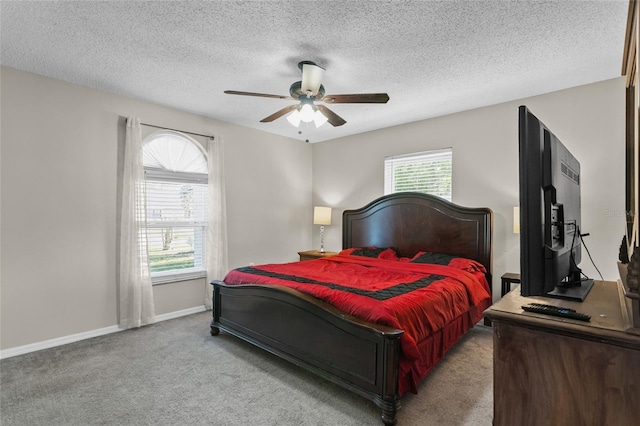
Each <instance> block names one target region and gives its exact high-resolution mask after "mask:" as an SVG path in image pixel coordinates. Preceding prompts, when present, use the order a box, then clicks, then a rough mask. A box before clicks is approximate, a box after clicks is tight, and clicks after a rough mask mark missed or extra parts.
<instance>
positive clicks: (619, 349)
mask: <svg viewBox="0 0 640 426" xmlns="http://www.w3.org/2000/svg"><path fill="white" fill-rule="evenodd" d="M531 302H537V303H545V304H549V305H555V306H565V307H569V308H573V309H575V310H576V311H578V312H582V313H585V314H589V315H591V321H590V322H583V321H578V320H571V319H565V318H559V317H552V316H549V315H543V314H535V313H530V312H525V311H523V310H522V308H521V306H522V305H525V304H528V303H531ZM621 306H622V305H621V299H620V295H619V291H618V284H617V283H615V282H610V281H596V282H595V284H594V287H593V288H592V289H591V292H590V293H589V295H588V296H587V298H586V299H585V301H584V302H583V303H579V302H570V301H566V300H560V299H552V298H546V297H522V296H520V286H519V285H518V286H517V287H515V288H514V289H513V290H512V291H511V292H510V293H509V294H507V295H506V296H505V297H503V298H502V299H501V300H500V301H499V302H497V303H496V304H494V305H493V306H491V308H489V309H488V310H487V311H485V316H486V317H487V318H488V319H489V320H491V322H492V327H493V347H494V353H493V378H494V383H493V389H494V392H493V397H494V402H493V403H494V419H493V425H494V426H503V425H504V426H513V425H519V426H526V425H531V426H539V425H545V426H546V425H562V426H564V425H567V426H568V425H571V426H573V425H615V426H626V425H628V426H632V425H633V426H637V425H638V424H640V335H638V334H632V333H630V332H625V330H626V329H627V327H628V324H627V323H626V320H625V317H624V315H623V312H622V307H621Z"/></svg>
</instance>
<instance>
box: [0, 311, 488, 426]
mask: <svg viewBox="0 0 640 426" xmlns="http://www.w3.org/2000/svg"><path fill="white" fill-rule="evenodd" d="M210 318H211V312H203V313H198V314H194V315H189V316H187V317H182V318H177V319H173V320H169V321H164V322H160V323H157V324H154V325H151V326H147V327H143V328H141V329H137V330H128V331H123V332H120V333H115V334H110V335H106V336H101V337H96V338H93V339H88V340H84V341H81V342H76V343H72V344H68V345H65V346H60V347H56V348H51V349H46V350H42V351H39V352H34V353H30V354H26V355H21V356H17V357H13V358H8V359H4V360H2V361H0V411H1V413H0V423H1V424H2V425H6V426H14V425H15V426H19V425H29V426H37V425H223V426H227V425H229V426H236V425H238V426H240V425H242V426H245V425H251V426H267V425H269V426H271V425H296V426H297V425H305V426H311V425H332V426H333V425H336V426H337V425H382V421H381V420H380V410H379V409H378V408H377V407H376V406H375V405H374V404H373V403H371V402H369V401H367V400H365V399H364V398H362V397H360V396H357V395H355V394H353V393H351V392H348V391H346V390H344V389H342V388H340V387H339V386H337V385H334V384H332V383H330V382H327V381H326V380H323V379H320V378H318V377H316V376H315V375H313V374H311V373H308V372H306V371H304V370H302V369H300V368H299V367H296V366H295V365H293V364H290V363H289V362H286V361H283V360H280V359H278V358H277V357H275V356H274V355H272V354H270V353H267V352H265V351H263V350H261V349H258V348H255V347H253V346H252V345H250V344H248V343H245V342H243V341H241V340H240V339H238V338H235V337H233V336H231V335H228V334H226V333H224V332H221V333H220V335H218V336H216V337H213V336H211V335H210V334H209V321H210ZM492 389H493V379H492V333H491V329H490V328H488V327H485V326H483V325H476V326H475V328H473V329H471V330H470V331H469V332H468V333H467V335H466V336H464V337H463V338H462V340H460V341H459V342H458V343H457V344H456V345H455V346H454V347H453V348H452V349H451V350H450V351H449V353H447V355H446V357H445V358H444V359H443V360H442V361H441V362H440V363H439V364H438V365H437V366H436V368H435V369H434V370H433V371H432V372H431V374H430V375H429V376H428V377H427V378H426V379H425V380H424V381H423V382H422V383H421V384H420V386H419V392H418V394H417V395H414V394H407V395H405V396H404V397H403V398H402V405H403V407H402V409H401V410H400V411H399V413H398V426H426V425H438V426H447V425H451V426H458V425H469V426H483V425H486V426H489V425H491V420H492V410H493V408H492V407H493V406H492Z"/></svg>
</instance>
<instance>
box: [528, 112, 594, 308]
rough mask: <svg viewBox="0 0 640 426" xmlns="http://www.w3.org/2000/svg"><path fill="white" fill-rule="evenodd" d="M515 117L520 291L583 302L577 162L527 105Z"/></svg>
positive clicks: (587, 285) (585, 282) (585, 284)
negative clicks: (516, 125) (517, 131)
mask: <svg viewBox="0 0 640 426" xmlns="http://www.w3.org/2000/svg"><path fill="white" fill-rule="evenodd" d="M518 120H519V135H518V136H519V167H520V171H519V175H520V282H521V284H520V292H521V294H522V296H547V297H557V298H562V299H569V300H578V301H583V300H584V299H585V297H586V296H587V294H588V293H589V290H591V287H592V286H593V280H591V279H587V278H583V274H582V271H581V269H580V268H579V267H578V265H579V264H580V260H581V254H582V251H581V249H582V239H581V236H580V232H581V229H580V182H581V174H580V163H579V162H578V160H577V159H576V158H575V157H574V156H573V155H572V154H571V152H569V150H568V149H567V148H566V147H565V146H564V145H563V144H562V143H561V142H560V140H559V139H558V138H557V137H556V136H555V135H554V134H553V133H552V132H551V131H550V130H549V129H548V128H547V126H545V125H544V123H542V122H541V121H540V120H538V118H536V116H535V115H533V114H532V113H531V112H530V111H529V110H528V109H527V107H526V106H520V107H519V109H518Z"/></svg>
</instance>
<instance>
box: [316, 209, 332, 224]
mask: <svg viewBox="0 0 640 426" xmlns="http://www.w3.org/2000/svg"><path fill="white" fill-rule="evenodd" d="M313 224H314V225H331V207H314V208H313Z"/></svg>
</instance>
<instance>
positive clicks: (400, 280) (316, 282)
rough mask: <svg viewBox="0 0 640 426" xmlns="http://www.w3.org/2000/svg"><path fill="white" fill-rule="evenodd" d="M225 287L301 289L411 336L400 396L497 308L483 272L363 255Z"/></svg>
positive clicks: (252, 275)
mask: <svg viewBox="0 0 640 426" xmlns="http://www.w3.org/2000/svg"><path fill="white" fill-rule="evenodd" d="M224 282H225V283H227V284H249V283H251V284H276V285H282V286H286V287H290V288H294V289H296V290H298V291H301V292H303V293H307V294H310V295H312V296H315V297H317V298H318V299H321V300H323V301H325V302H327V303H330V304H332V305H334V306H336V307H337V308H339V309H341V310H342V311H344V312H346V313H348V314H351V315H353V316H356V317H359V318H362V319H365V320H368V321H371V322H375V323H378V324H383V325H387V326H390V327H394V328H397V329H401V330H404V334H403V335H402V337H401V339H400V344H401V348H402V354H401V360H400V376H401V377H400V383H399V393H400V395H402V394H404V393H405V392H406V391H409V390H411V391H412V392H414V393H415V392H417V383H418V382H419V381H420V380H422V378H424V377H425V376H426V375H427V373H428V372H429V371H430V370H431V369H432V368H433V366H434V365H435V363H436V362H437V361H438V360H439V359H440V358H442V356H443V355H444V352H445V351H446V350H447V349H448V348H449V347H450V346H451V345H452V344H453V343H454V342H455V340H457V338H458V337H459V336H460V335H462V334H463V333H464V332H465V331H466V330H467V329H468V328H470V327H472V326H473V324H475V323H476V322H478V321H479V320H480V319H481V318H482V312H483V311H484V310H485V309H486V308H487V307H489V305H490V304H491V296H490V292H489V285H488V283H487V280H486V278H485V275H484V273H483V272H482V271H471V272H470V271H467V270H462V269H458V268H455V267H451V266H443V265H435V264H422V263H420V264H416V263H409V262H406V261H398V260H382V259H377V258H367V257H362V256H349V255H340V256H334V257H329V258H324V259H318V260H312V261H306V262H294V263H286V264H268V265H260V266H254V267H246V268H239V269H235V270H233V271H231V272H229V274H228V275H227V276H226V277H225V279H224ZM451 325H453V328H454V329H453V330H451V329H450V328H451V327H450V326H451ZM447 327H449V328H447ZM436 338H437V339H436ZM434 340H435V341H434ZM451 340H453V341H451ZM425 351H427V352H431V353H424V352H425ZM434 352H436V353H434Z"/></svg>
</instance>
